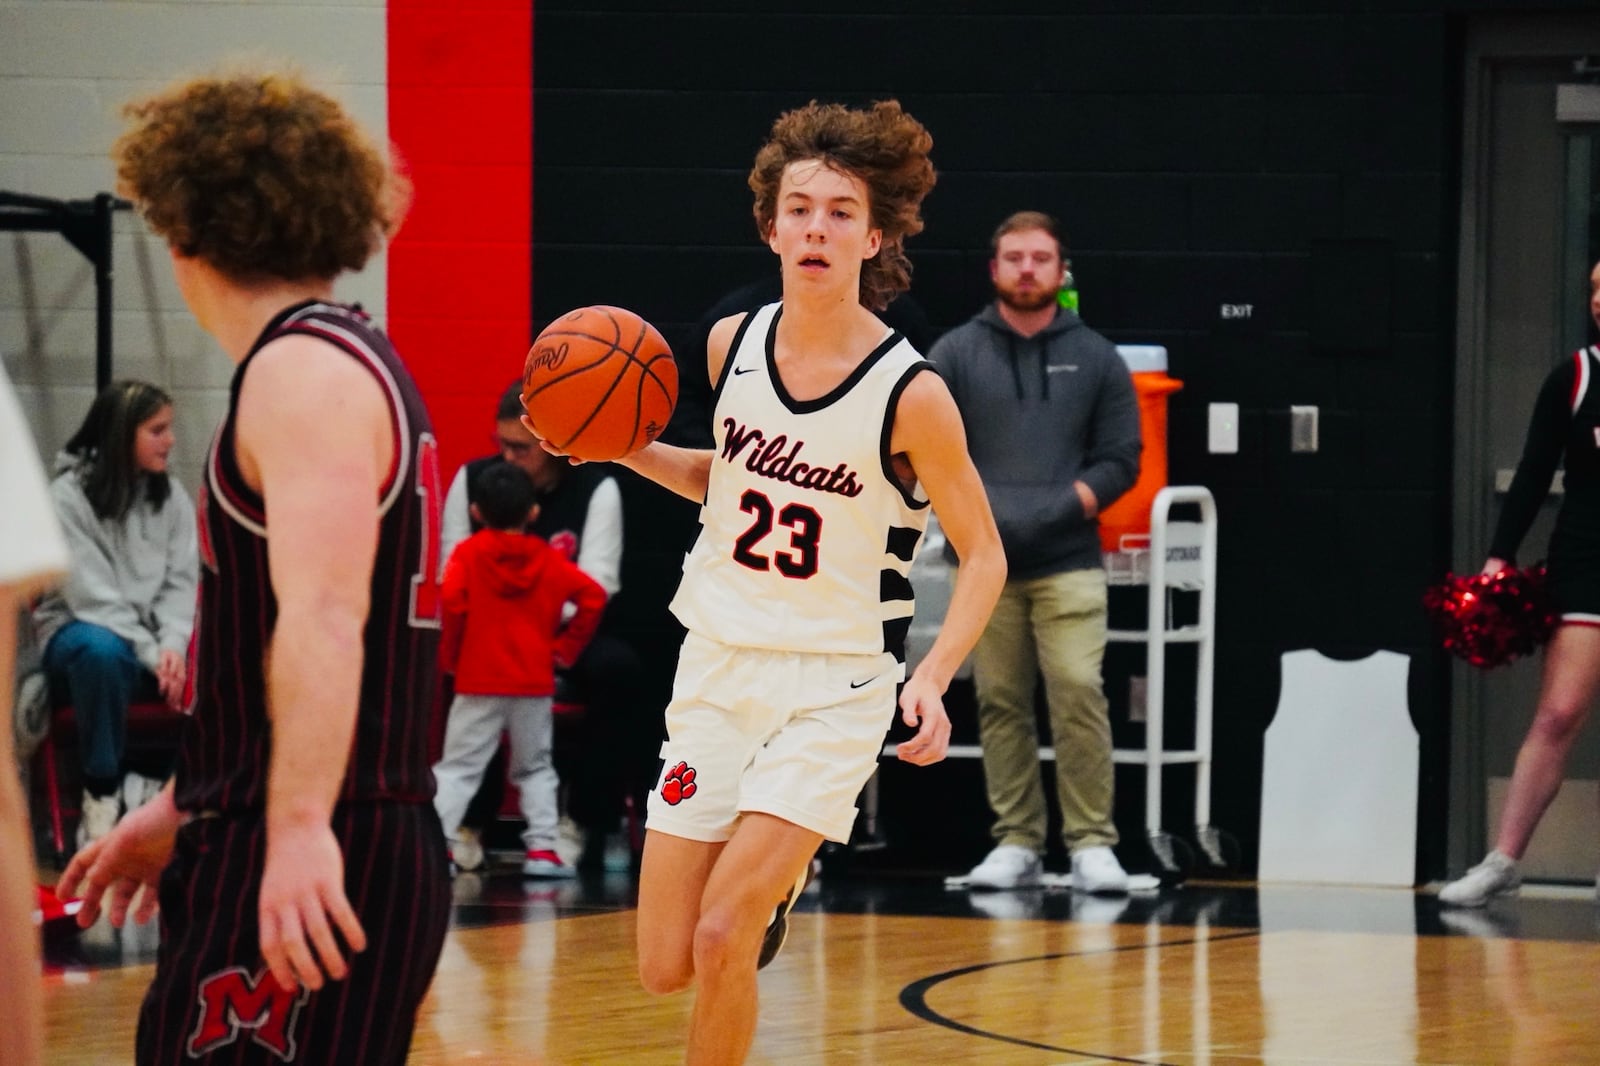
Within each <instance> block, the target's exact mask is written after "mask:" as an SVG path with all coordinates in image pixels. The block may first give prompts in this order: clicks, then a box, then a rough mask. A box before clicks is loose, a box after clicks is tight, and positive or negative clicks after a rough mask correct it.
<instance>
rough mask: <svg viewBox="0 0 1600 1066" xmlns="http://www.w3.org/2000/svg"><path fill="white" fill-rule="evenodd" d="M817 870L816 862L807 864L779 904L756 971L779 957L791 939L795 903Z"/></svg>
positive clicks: (768, 930) (757, 962) (813, 860)
mask: <svg viewBox="0 0 1600 1066" xmlns="http://www.w3.org/2000/svg"><path fill="white" fill-rule="evenodd" d="M815 869H816V860H815V859H812V860H811V861H810V862H807V863H806V868H805V869H804V870H803V871H801V874H800V876H799V877H797V878H796V879H795V882H794V884H792V885H790V886H789V894H788V895H787V896H784V897H783V902H782V903H780V904H778V908H777V910H775V911H773V912H772V921H770V922H768V923H767V932H766V935H765V936H763V937H762V938H761V954H760V955H758V956H757V957H756V969H758V970H759V969H762V968H763V967H765V966H766V965H767V963H769V962H771V961H772V960H773V959H775V958H777V957H778V952H780V951H782V950H783V942H784V941H785V940H787V939H789V912H790V911H792V910H794V905H795V901H796V900H798V899H799V898H800V894H801V893H802V892H804V891H805V890H806V886H807V885H809V884H810V883H811V878H812V873H813V871H814V870H815Z"/></svg>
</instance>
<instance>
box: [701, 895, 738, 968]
mask: <svg viewBox="0 0 1600 1066" xmlns="http://www.w3.org/2000/svg"><path fill="white" fill-rule="evenodd" d="M749 939H750V938H749V937H748V936H741V935H740V923H739V922H738V920H737V916H736V914H735V913H734V912H733V911H732V910H731V909H728V908H722V909H713V910H709V911H707V912H706V913H705V914H702V915H701V916H700V923H699V924H698V925H696V926H695V930H694V967H695V970H696V971H697V972H699V973H720V972H722V971H723V970H725V969H727V967H728V966H729V965H730V964H731V963H732V962H733V961H734V959H735V958H736V957H737V956H738V955H739V952H740V948H741V946H746V945H745V941H748V940H749Z"/></svg>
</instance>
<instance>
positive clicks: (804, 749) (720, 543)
mask: <svg viewBox="0 0 1600 1066" xmlns="http://www.w3.org/2000/svg"><path fill="white" fill-rule="evenodd" d="M931 144H932V138H931V137H930V136H929V135H928V132H927V130H925V129H924V128H923V127H922V125H921V124H920V123H918V122H917V121H916V120H915V119H913V118H912V117H911V116H910V115H907V114H906V113H905V112H904V111H902V110H901V108H900V105H899V104H898V103H894V102H886V103H879V104H876V105H874V106H873V107H872V108H871V109H869V110H850V109H846V108H844V107H841V106H838V105H829V106H819V105H817V104H815V103H813V104H812V105H810V106H809V107H805V108H800V109H798V110H796V111H791V112H788V113H787V114H784V115H783V116H781V117H780V118H779V119H778V121H777V123H776V124H775V125H774V126H773V129H772V132H771V136H770V139H769V140H768V142H767V144H766V145H765V146H764V147H763V148H762V149H761V151H760V152H759V153H758V154H757V156H756V163H755V168H754V169H753V170H752V172H751V174H750V186H751V188H752V189H753V190H754V191H755V194H756V204H755V215H756V222H757V225H758V227H759V229H760V232H761V235H762V237H763V238H764V239H765V240H766V241H767V243H768V244H769V245H770V246H771V248H772V250H773V251H774V252H775V253H777V255H778V257H779V259H780V261H781V264H782V272H783V299H782V301H781V302H780V303H776V304H771V305H769V306H767V307H764V308H761V309H760V310H758V311H755V312H753V313H750V314H748V315H735V316H733V317H730V318H726V319H723V320H722V321H720V322H719V323H717V325H716V326H715V327H714V328H713V329H712V331H711V335H710V342H709V344H708V362H709V366H708V371H709V374H710V379H711V381H712V382H714V383H716V391H715V394H714V398H713V412H712V421H713V427H712V428H713V432H714V442H715V447H714V448H713V449H712V450H710V451H705V450H694V449H684V448H674V447H671V446H667V445H663V444H659V443H657V444H653V445H651V446H650V447H648V448H646V449H644V450H643V451H640V452H638V453H635V454H634V455H632V456H630V457H629V458H627V459H624V460H622V463H623V464H624V465H626V466H628V467H631V468H632V469H634V470H636V471H637V472H639V473H641V474H643V475H645V476H646V477H650V478H652V479H654V480H656V481H658V482H660V483H661V484H662V485H664V486H666V487H667V488H670V489H672V490H673V491H675V492H678V493H680V494H681V495H683V496H686V497H688V498H689V499H692V500H697V501H704V504H703V509H702V511H701V516H700V517H701V522H702V531H701V534H700V537H699V540H698V541H697V542H696V544H695V546H694V548H693V550H692V551H691V552H690V554H689V556H688V559H687V561H686V562H685V564H684V576H683V581H682V584H681V585H680V586H679V590H678V594H677V597H676V599H675V600H674V601H673V604H672V607H673V611H674V613H675V614H676V615H677V616H678V618H679V620H680V621H682V622H683V623H684V625H685V626H686V627H687V628H688V630H689V634H688V637H687V639H686V640H685V642H684V646H683V651H682V655H681V657H680V660H679V667H678V675H677V681H676V683H675V685H674V690H673V699H672V703H671V705H670V706H669V707H668V708H667V714H666V718H667V731H668V736H669V739H668V740H667V742H666V744H665V745H664V746H663V747H662V754H663V756H664V757H665V765H664V767H663V770H662V776H661V779H660V780H659V781H658V783H657V786H656V790H655V791H654V792H653V793H652V794H651V796H650V809H649V821H648V833H647V835H646V841H645V850H644V862H643V869H642V872H641V875H640V885H639V916H638V928H639V973H640V977H641V979H642V981H643V983H644V986H645V988H646V989H647V990H648V991H650V992H652V993H656V994H665V993H671V992H677V991H681V990H683V989H685V988H688V987H689V986H690V985H694V986H696V989H697V996H696V1000H695V1004H694V1010H693V1014H692V1017H691V1021H690V1031H689V1037H688V1049H687V1055H686V1058H685V1061H686V1062H692V1063H695V1064H697V1066H711V1064H715V1063H738V1062H743V1061H744V1059H745V1056H746V1054H747V1053H748V1051H749V1049H750V1044H751V1041H752V1039H753V1036H754V1032H755V1024H756V971H757V969H758V961H759V962H765V961H766V959H768V958H770V957H771V955H772V954H773V953H774V952H775V951H776V949H777V947H779V946H780V945H781V942H782V937H783V935H784V932H785V930H786V927H787V914H788V908H789V906H792V904H793V902H794V896H795V895H796V894H797V893H798V891H799V889H800V888H801V887H803V886H804V883H805V876H806V871H807V869H808V867H809V864H810V862H811V857H812V855H813V854H814V853H815V852H816V850H817V848H818V846H819V845H820V844H821V843H822V841H823V840H825V839H826V840H835V841H839V842H844V841H847V840H848V839H849V835H850V830H851V826H852V824H853V823H854V820H855V814H856V809H855V799H856V797H857V795H858V794H859V792H860V790H861V787H862V785H863V784H865V782H866V780H867V778H868V777H869V776H870V775H871V773H872V771H873V768H874V766H875V764H876V760H877V757H878V753H879V751H880V749H881V747H882V744H883V738H884V733H885V731H886V730H887V729H888V727H889V726H890V725H891V724H892V721H893V717H894V712H895V691H896V688H897V686H898V685H899V684H900V682H902V681H904V682H905V687H904V689H903V690H902V691H901V694H900V698H899V706H900V710H901V717H902V718H903V719H904V721H905V722H906V723H907V724H908V725H910V726H914V727H916V734H915V736H913V737H912V738H911V739H910V740H908V741H906V742H905V743H902V744H901V745H900V746H899V757H900V758H901V759H904V760H906V761H907V762H911V763H914V764H918V765H925V764H928V763H933V762H937V761H938V760H940V759H942V758H943V757H944V755H945V750H946V748H947V747H948V745H949V741H950V721H949V718H948V717H947V716H946V714H945V710H944V704H943V699H942V697H943V694H944V691H945V688H946V686H947V685H948V684H949V682H950V678H951V676H952V675H953V674H954V673H955V671H956V668H957V667H958V666H959V665H960V663H961V661H962V660H963V659H964V658H965V657H966V655H967V653H968V651H970V650H971V648H972V646H973V644H974V643H975V642H976V641H977V639H978V635H979V633H980V632H981V631H982V629H983V626H984V624H985V623H986V621H987V620H988V617H989V612H990V611H991V610H992V609H993V607H994V604H995V602H996V600H997V599H998V597H999V594H1000V589H1001V586H1002V584H1003V583H1004V580H1005V559H1004V555H1003V552H1002V549H1001V546H1000V539H999V535H998V533H997V532H996V530H995V526H994V519H993V517H992V516H991V514H990V513H989V505H988V503H987V500H986V497H985V495H984V491H983V486H982V484H981V483H980V482H979V480H978V473H977V471H976V470H975V469H974V467H973V465H972V460H971V459H970V458H969V457H968V455H967V450H966V437H965V434H964V432H963V429H962V423H961V417H960V415H959V414H958V412H957V410H956V406H955V403H954V401H953V400H952V399H951V397H950V393H949V391H948V390H947V389H946V388H945V386H944V383H943V382H942V381H941V380H940V378H939V376H938V375H937V374H936V373H934V372H932V369H931V367H930V366H929V364H927V363H926V362H924V361H923V360H922V357H921V356H920V355H918V354H917V352H916V351H914V350H913V349H912V348H911V346H910V344H908V343H907V342H906V341H905V340H904V339H903V338H902V337H901V336H900V335H899V334H898V333H895V332H894V331H892V330H889V329H888V328H887V327H885V326H884V324H883V323H882V321H880V320H879V319H878V318H877V317H876V316H875V315H874V314H873V313H872V311H871V310H869V309H868V308H869V307H872V308H881V307H883V306H884V304H886V303H887V302H888V300H889V299H890V298H892V297H893V296H894V295H895V294H896V293H898V292H901V291H903V290H904V289H905V288H906V287H907V285H908V282H909V279H910V269H909V268H910V264H909V263H908V262H907V260H906V258H905V253H904V251H903V250H902V244H903V242H904V240H905V238H906V237H907V236H909V235H911V234H914V233H917V232H919V231H920V230H921V229H922V220H921V218H920V217H919V215H918V211H919V207H920V204H921V201H922V198H923V196H924V195H925V194H926V193H927V191H928V189H929V188H931V187H932V185H933V181H934V173H933V166H932V164H931V163H930V162H929V161H928V149H929V147H930V146H931ZM930 503H931V504H932V506H933V507H934V508H935V509H936V510H937V511H938V514H939V521H940V524H941V526H942V527H943V528H944V530H945V532H946V534H947V535H948V536H949V538H950V541H951V543H952V544H953V545H954V546H955V548H956V550H957V551H958V552H959V553H960V557H961V562H962V565H961V569H960V576H959V578H958V579H957V582H956V585H955V589H954V594H953V596H952V598H951V602H950V608H949V613H948V615H947V616H946V620H945V625H944V628H943V630H942V631H941V633H940V635H939V638H938V639H937V641H936V642H935V643H934V645H933V647H932V649H931V650H930V651H929V653H928V655H927V657H926V658H925V659H924V660H923V661H922V662H921V664H920V665H919V666H918V667H917V669H916V672H915V673H913V674H912V675H911V677H910V678H906V677H905V665H904V652H903V645H904V638H905V634H906V630H907V628H908V626H909V624H910V621H911V613H912V599H911V584H910V582H909V581H908V580H907V573H908V572H909V570H910V567H911V560H912V558H913V556H914V554H915V551H916V547H917V542H918V541H919V540H920V538H921V535H922V532H923V530H924V528H925V527H926V524H927V516H928V507H929V504H930ZM763 956H765V957H763Z"/></svg>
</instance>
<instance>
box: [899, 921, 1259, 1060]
mask: <svg viewBox="0 0 1600 1066" xmlns="http://www.w3.org/2000/svg"><path fill="white" fill-rule="evenodd" d="M1260 935H1261V930H1259V929H1246V930H1244V931H1243V932H1239V933H1221V934H1219V935H1217V936H1208V937H1191V938H1189V939H1187V940H1163V941H1161V942H1160V943H1158V944H1124V945H1122V946H1121V947H1115V948H1104V949H1101V950H1096V951H1062V952H1057V953H1055V954H1052V955H1033V956H1030V957H1028V958H1025V959H1007V960H1005V961H1004V962H980V963H978V964H977V965H976V966H963V967H962V968H961V969H959V970H946V971H945V972H944V973H936V974H934V975H933V976H932V977H924V978H921V979H920V980H917V981H913V982H911V983H910V984H909V985H906V986H905V987H904V988H902V989H901V990H900V1005H901V1006H902V1007H904V1008H905V1009H906V1010H908V1011H910V1012H911V1013H912V1014H914V1015H916V1016H917V1017H918V1018H921V1019H922V1020H923V1021H925V1022H932V1023H933V1024H934V1025H939V1026H943V1027H944V1028H946V1029H954V1030H955V1031H956V1032H958V1033H966V1034H967V1035H969V1036H981V1037H983V1038H984V1039H985V1040H998V1041H999V1042H1001V1043H1003V1044H1015V1045H1017V1046H1018V1047H1027V1048H1035V1049H1037V1050H1039V1051H1050V1052H1054V1053H1056V1054H1058V1055H1077V1056H1079V1057H1080V1058H1085V1059H1100V1060H1101V1061H1103V1062H1127V1063H1133V1064H1135V1066H1175V1064H1173V1063H1164V1062H1160V1061H1158V1060H1155V1059H1130V1058H1126V1057H1125V1056H1122V1055H1106V1054H1103V1053H1101V1052H1098V1051H1081V1050H1079V1049H1078V1048H1070V1047H1057V1046H1056V1045H1054V1044H1042V1043H1040V1042H1038V1041H1037V1040H1024V1039H1022V1038H1021V1037H1019V1036H1006V1035H1005V1034H1004V1033H992V1032H990V1031H989V1030H987V1029H979V1028H978V1027H976V1026H973V1025H967V1024H966V1023H964V1022H958V1021H956V1020H955V1019H954V1018H947V1017H945V1016H944V1015H942V1014H940V1013H939V1012H938V1011H936V1010H934V1009H933V1008H932V1007H930V1006H928V1001H927V998H926V997H927V993H928V990H929V989H930V988H932V987H934V986H935V985H937V984H940V983H941V982H944V981H948V980H950V979H951V978H954V977H965V976H966V975H967V974H969V973H978V972H979V971H981V970H995V969H999V968H1000V967H1002V966H1018V965H1021V964H1022V963H1025V962H1046V961H1049V960H1051V959H1074V958H1084V957H1087V956H1090V955H1113V954H1116V953H1117V952H1119V951H1149V950H1152V949H1160V948H1174V947H1183V946H1184V945H1186V944H1202V943H1203V944H1214V943H1216V942H1217V941H1219V940H1244V939H1247V938H1249V937H1258V936H1260Z"/></svg>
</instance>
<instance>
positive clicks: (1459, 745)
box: [1445, 15, 1600, 875]
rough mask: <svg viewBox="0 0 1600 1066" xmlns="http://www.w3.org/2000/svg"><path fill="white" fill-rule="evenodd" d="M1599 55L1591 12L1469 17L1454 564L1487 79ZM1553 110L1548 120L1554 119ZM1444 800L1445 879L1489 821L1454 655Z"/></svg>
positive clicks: (1474, 352) (1480, 430) (1477, 542)
mask: <svg viewBox="0 0 1600 1066" xmlns="http://www.w3.org/2000/svg"><path fill="white" fill-rule="evenodd" d="M1596 52H1600V19H1596V18H1595V17H1594V16H1592V15H1587V16H1586V15H1561V16H1548V17H1547V16H1505V15H1494V16H1475V17H1472V18H1470V19H1469V20H1468V23H1467V33H1466V36H1465V44H1464V56H1463V61H1462V96H1461V99H1462V136H1461V217H1460V231H1459V233H1460V239H1459V244H1458V253H1457V260H1456V364H1455V432H1454V438H1455V439H1454V442H1453V456H1452V459H1453V470H1454V473H1453V475H1452V482H1453V490H1454V491H1453V493H1452V497H1453V504H1452V508H1451V519H1452V526H1453V529H1454V536H1453V538H1452V541H1453V542H1452V544H1451V557H1452V560H1453V561H1454V562H1456V563H1460V562H1461V561H1463V560H1480V559H1483V558H1484V557H1485V556H1486V555H1487V554H1488V550H1489V545H1488V531H1487V530H1486V529H1483V528H1481V527H1480V519H1481V516H1482V515H1484V514H1485V513H1487V512H1486V510H1485V508H1486V506H1487V504H1488V503H1489V502H1490V501H1489V499H1488V497H1490V496H1492V494H1493V492H1494V484H1493V478H1492V476H1487V475H1486V474H1485V471H1487V470H1488V469H1489V467H1488V433H1487V426H1488V387H1487V381H1486V379H1487V360H1486V357H1485V352H1484V337H1485V336H1486V333H1487V325H1486V322H1485V320H1484V314H1485V312H1484V308H1485V307H1486V306H1487V269H1486V262H1487V242H1488V204H1487V200H1486V198H1485V190H1487V189H1488V187H1489V166H1490V160H1489V156H1488V152H1487V151H1486V148H1487V144H1488V137H1489V129H1488V123H1489V117H1490V114H1491V108H1490V100H1489V91H1490V88H1491V85H1492V79H1491V78H1490V77H1489V75H1490V73H1491V71H1492V69H1493V67H1494V65H1495V64H1496V63H1497V62H1501V61H1504V60H1515V59H1523V58H1526V59H1551V58H1560V57H1564V56H1570V57H1572V58H1577V57H1578V56H1580V55H1584V54H1594V53H1596ZM1553 119H1554V116H1552V120H1553ZM1450 689H1451V698H1450V801H1449V802H1450V806H1449V835H1448V839H1447V842H1446V852H1445V857H1446V863H1447V865H1448V868H1449V870H1450V872H1451V873H1452V875H1454V874H1456V873H1459V872H1461V871H1463V870H1465V869H1466V867H1467V866H1468V865H1470V864H1471V863H1472V862H1474V861H1476V860H1477V858H1478V857H1479V856H1480V855H1481V854H1482V852H1483V847H1484V845H1485V841H1486V838H1487V836H1488V828H1489V827H1488V826H1487V824H1486V821H1487V819H1486V814H1485V809H1484V795H1485V790H1486V789H1487V774H1486V773H1485V769H1484V764H1485V731H1484V725H1483V723H1484V714H1485V698H1484V686H1483V683H1482V679H1481V675H1480V674H1478V672H1476V671H1474V670H1472V669H1470V668H1469V667H1467V666H1465V665H1464V664H1462V663H1460V662H1459V661H1457V662H1454V663H1453V665H1452V667H1451V686H1450Z"/></svg>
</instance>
